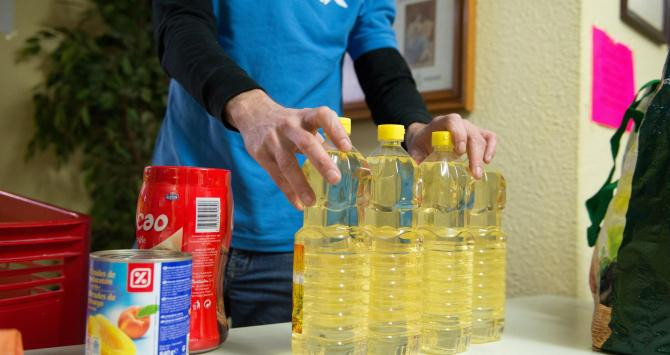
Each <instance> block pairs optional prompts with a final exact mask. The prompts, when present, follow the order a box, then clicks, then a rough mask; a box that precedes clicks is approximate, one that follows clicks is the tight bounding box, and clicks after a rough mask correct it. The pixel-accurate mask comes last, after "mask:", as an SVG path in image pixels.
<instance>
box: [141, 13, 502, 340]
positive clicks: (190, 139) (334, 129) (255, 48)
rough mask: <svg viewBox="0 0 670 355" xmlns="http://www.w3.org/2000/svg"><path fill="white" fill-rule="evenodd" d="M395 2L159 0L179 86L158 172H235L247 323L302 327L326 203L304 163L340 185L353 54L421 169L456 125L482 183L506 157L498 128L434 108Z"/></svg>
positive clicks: (230, 277) (375, 100)
mask: <svg viewBox="0 0 670 355" xmlns="http://www.w3.org/2000/svg"><path fill="white" fill-rule="evenodd" d="M394 1H395V0H375V1H364V0H336V1H331V0H301V1H285V0H274V1H270V0H264V1H249V0H213V1H212V0H154V1H153V16H154V18H153V21H154V32H155V40H156V43H157V50H158V56H159V59H160V63H161V65H162V67H163V68H164V70H165V71H166V72H167V74H168V75H169V76H170V77H171V78H172V79H171V81H170V86H169V94H168V100H167V110H166V113H165V118H164V121H163V123H162V126H161V129H160V132H159V134H158V138H157V140H156V143H155V152H154V156H153V164H154V165H182V166H201V167H217V168H225V169H228V170H230V171H231V172H232V186H233V196H234V204H235V205H234V228H233V239H232V248H231V253H230V256H229V261H228V265H227V267H226V274H225V279H226V281H225V283H226V285H225V299H224V302H225V304H226V307H227V308H228V309H227V315H229V316H230V317H231V318H232V326H234V327H238V326H249V325H256V324H266V323H275V322H285V321H289V320H290V319H291V280H292V262H293V236H294V234H295V232H296V231H297V230H298V229H299V228H300V227H301V225H302V213H301V211H300V210H302V209H303V208H304V206H306V205H311V204H313V203H314V199H315V196H314V192H313V191H312V190H311V188H310V187H309V185H308V184H307V182H306V179H305V176H304V175H303V174H302V172H301V170H300V165H301V164H302V162H303V161H304V159H305V157H306V158H308V159H310V161H312V162H313V164H314V165H315V167H316V168H317V169H318V171H319V172H320V173H321V174H322V175H323V176H324V177H325V178H326V179H327V181H329V182H330V183H336V182H338V181H339V179H340V173H339V171H338V170H337V168H336V167H335V165H334V163H333V162H332V161H331V160H330V159H329V157H328V155H327V154H326V152H325V151H324V149H323V148H322V145H321V141H322V140H321V138H320V135H319V133H318V130H319V129H322V130H323V132H324V133H326V134H327V135H328V136H329V137H331V138H332V140H333V142H334V143H335V144H336V146H337V147H338V148H339V149H341V150H349V149H351V142H350V140H349V138H348V136H347V134H346V132H345V131H344V128H343V127H342V126H341V125H340V124H339V120H338V113H339V112H341V110H342V96H341V87H342V69H341V68H342V62H343V57H344V55H345V53H349V55H350V56H351V57H352V59H353V60H354V67H355V70H356V74H357V77H358V79H359V82H360V83H361V87H362V89H363V91H364V93H365V99H366V102H367V104H368V106H369V107H370V110H371V113H372V117H373V119H374V122H375V123H376V124H381V123H394V124H402V125H404V126H405V127H406V130H407V133H406V144H407V149H408V151H409V153H410V155H411V156H412V157H413V158H414V159H415V160H416V161H417V162H420V161H421V160H422V159H423V158H425V157H426V156H427V155H428V154H429V153H430V151H431V146H430V136H431V132H432V131H435V130H445V129H447V130H449V131H451V132H452V134H453V137H454V142H455V146H456V149H457V151H458V152H459V153H465V152H466V151H467V153H468V156H469V158H470V169H471V171H472V174H473V175H474V176H475V177H480V176H481V175H482V165H483V164H484V163H488V162H490V161H491V159H492V158H493V155H494V153H495V146H496V136H495V134H494V133H493V132H490V131H487V130H484V129H480V128H478V127H476V126H475V125H473V124H472V123H470V122H468V121H467V120H463V119H462V118H461V117H460V116H459V115H457V114H450V115H446V116H439V117H435V118H433V117H432V116H431V115H430V113H429V112H428V111H427V109H426V106H425V104H424V103H423V101H422V98H421V96H420V94H419V93H418V91H417V89H416V85H415V83H414V81H413V79H412V74H411V72H410V70H409V68H408V66H407V64H406V62H405V61H404V59H403V58H402V56H401V54H400V53H399V52H398V50H397V49H396V47H397V45H396V39H395V34H394V31H393V27H392V24H393V20H394V16H395V4H394ZM291 205H292V206H293V207H295V208H293V207H291Z"/></svg>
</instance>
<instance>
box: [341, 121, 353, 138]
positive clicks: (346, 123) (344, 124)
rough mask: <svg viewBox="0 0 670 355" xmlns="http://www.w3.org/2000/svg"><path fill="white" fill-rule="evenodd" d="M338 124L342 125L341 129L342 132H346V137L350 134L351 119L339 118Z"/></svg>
mask: <svg viewBox="0 0 670 355" xmlns="http://www.w3.org/2000/svg"><path fill="white" fill-rule="evenodd" d="M340 123H341V124H342V127H344V130H345V131H347V135H350V134H351V118H347V117H340Z"/></svg>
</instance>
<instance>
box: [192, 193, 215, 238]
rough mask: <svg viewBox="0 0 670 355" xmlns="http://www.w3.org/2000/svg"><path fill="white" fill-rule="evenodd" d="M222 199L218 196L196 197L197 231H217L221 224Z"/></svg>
mask: <svg viewBox="0 0 670 355" xmlns="http://www.w3.org/2000/svg"><path fill="white" fill-rule="evenodd" d="M220 216H221V199H220V198H218V197H196V198H195V232H196V233H216V232H218V231H219V229H220V226H221V219H220Z"/></svg>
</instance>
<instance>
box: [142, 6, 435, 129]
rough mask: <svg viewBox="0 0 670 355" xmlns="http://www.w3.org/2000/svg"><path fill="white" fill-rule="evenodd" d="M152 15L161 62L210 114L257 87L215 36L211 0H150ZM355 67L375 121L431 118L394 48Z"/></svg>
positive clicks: (218, 112) (375, 52)
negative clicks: (237, 96)
mask: <svg viewBox="0 0 670 355" xmlns="http://www.w3.org/2000/svg"><path fill="white" fill-rule="evenodd" d="M280 1H283V0H280ZM153 17H154V18H153V26H154V37H155V40H156V43H157V46H158V55H159V58H160V62H161V65H162V67H163V68H164V69H165V71H166V72H167V73H168V75H170V76H171V77H172V78H174V79H176V80H177V81H178V82H179V83H180V84H181V85H182V86H183V87H184V88H185V89H186V91H187V92H188V93H189V94H190V95H191V96H192V97H193V98H194V99H195V100H196V101H197V102H198V103H200V104H201V105H202V106H203V107H204V108H205V109H206V110H207V112H209V113H210V114H211V115H212V116H214V117H218V118H220V119H222V121H223V122H224V123H226V120H225V107H226V104H227V103H228V101H229V100H230V99H232V98H233V97H235V96H236V95H238V94H240V93H242V92H245V91H248V90H252V89H262V88H261V86H260V85H259V84H258V83H257V82H256V81H254V80H253V79H252V78H251V77H249V75H247V73H246V72H245V71H244V70H243V69H242V68H240V66H238V65H237V64H236V63H235V61H234V60H233V59H232V58H230V56H228V55H227V54H226V53H225V51H224V50H223V48H222V47H221V46H220V45H219V43H218V42H217V32H216V21H215V19H214V15H213V11H212V2H211V0H154V1H153ZM354 68H355V70H356V75H357V77H358V81H359V83H360V85H361V88H362V89H363V92H364V93H365V100H366V102H367V104H368V107H369V108H370V111H371V113H372V118H373V120H374V121H375V123H377V124H382V123H395V124H402V125H405V126H409V125H410V124H411V123H413V122H424V123H427V122H430V120H431V115H430V113H429V112H428V110H427V109H426V106H425V104H424V102H423V99H422V98H421V95H420V94H419V92H418V91H417V89H416V84H415V82H414V79H413V78H412V73H411V71H410V70H409V67H408V66H407V63H406V62H405V60H404V58H403V57H402V56H401V55H400V53H399V52H398V51H397V50H396V49H395V48H380V49H376V50H372V51H369V52H367V53H365V54H363V55H361V56H360V57H359V58H357V59H356V60H355V61H354Z"/></svg>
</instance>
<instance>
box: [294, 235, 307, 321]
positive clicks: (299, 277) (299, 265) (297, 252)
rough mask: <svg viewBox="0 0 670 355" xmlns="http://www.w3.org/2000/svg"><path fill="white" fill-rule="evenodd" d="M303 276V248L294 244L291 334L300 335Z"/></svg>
mask: <svg viewBox="0 0 670 355" xmlns="http://www.w3.org/2000/svg"><path fill="white" fill-rule="evenodd" d="M304 275H305V246H304V245H302V244H296V245H295V248H294V250H293V315H292V323H293V324H292V330H293V333H297V334H302V316H303V312H302V311H303V309H302V302H303V299H302V298H303V292H304V290H303V281H304Z"/></svg>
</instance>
